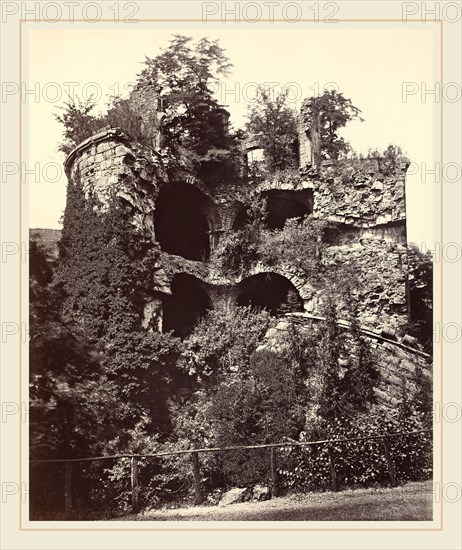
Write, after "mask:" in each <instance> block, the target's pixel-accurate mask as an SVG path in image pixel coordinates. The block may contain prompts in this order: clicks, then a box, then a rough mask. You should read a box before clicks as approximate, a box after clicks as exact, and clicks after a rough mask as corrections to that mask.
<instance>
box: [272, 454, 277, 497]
mask: <svg viewBox="0 0 462 550" xmlns="http://www.w3.org/2000/svg"><path fill="white" fill-rule="evenodd" d="M271 482H272V485H271V496H273V497H278V496H279V479H278V471H277V464H276V449H275V448H274V447H271Z"/></svg>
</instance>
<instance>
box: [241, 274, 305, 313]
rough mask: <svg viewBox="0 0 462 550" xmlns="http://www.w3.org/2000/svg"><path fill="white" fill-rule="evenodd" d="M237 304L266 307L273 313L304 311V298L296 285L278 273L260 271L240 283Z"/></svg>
mask: <svg viewBox="0 0 462 550" xmlns="http://www.w3.org/2000/svg"><path fill="white" fill-rule="evenodd" d="M237 289H238V294H237V298H236V305H238V306H251V307H252V308H254V309H256V310H262V309H266V310H267V311H269V312H270V313H271V314H272V315H278V314H282V313H289V312H296V311H303V300H302V299H301V297H300V295H299V293H298V291H297V289H296V288H295V287H294V285H293V284H292V283H291V282H290V281H289V280H288V279H286V278H285V277H283V276H282V275H278V274H277V273H259V274H258V275H252V276H251V277H247V278H246V279H244V280H243V281H241V282H240V283H239V284H238V287H237Z"/></svg>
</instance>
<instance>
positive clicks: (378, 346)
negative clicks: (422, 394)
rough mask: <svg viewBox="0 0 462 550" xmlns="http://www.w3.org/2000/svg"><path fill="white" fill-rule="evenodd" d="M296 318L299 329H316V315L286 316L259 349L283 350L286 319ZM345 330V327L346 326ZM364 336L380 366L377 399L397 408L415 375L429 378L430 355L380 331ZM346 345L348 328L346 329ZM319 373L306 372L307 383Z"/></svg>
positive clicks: (414, 382) (412, 390)
mask: <svg viewBox="0 0 462 550" xmlns="http://www.w3.org/2000/svg"><path fill="white" fill-rule="evenodd" d="M290 322H295V323H296V325H297V326H298V327H299V329H300V331H301V332H302V333H303V332H305V333H306V332H310V331H313V330H315V329H316V325H317V323H318V322H319V319H318V320H316V319H313V318H303V317H299V316H298V317H296V318H294V317H293V316H290V315H289V316H287V317H286V318H283V319H281V320H280V321H279V322H278V323H277V324H276V325H275V326H273V327H272V328H270V329H269V330H268V332H267V334H266V336H265V344H264V345H263V346H262V347H261V349H265V348H266V349H270V350H272V351H275V352H279V353H280V352H284V349H285V346H286V333H287V330H288V328H289V323H290ZM346 330H347V329H346ZM365 338H366V340H367V341H369V342H370V344H371V348H372V351H373V355H374V359H375V364H376V367H377V368H378V370H379V374H380V377H379V382H378V385H377V387H376V389H375V394H376V399H377V403H378V404H379V405H381V406H384V407H386V408H388V409H390V410H393V409H396V407H397V406H398V405H399V403H400V401H401V400H402V397H403V392H405V393H406V395H407V397H408V398H409V400H411V401H412V396H413V395H414V394H415V393H416V392H417V391H418V381H419V378H418V377H425V378H427V379H428V380H430V381H431V379H432V371H431V366H430V357H428V356H427V355H426V354H425V353H423V352H420V351H419V350H412V349H411V348H409V347H407V346H404V345H400V344H399V343H394V342H392V341H387V340H386V339H384V338H381V337H380V336H379V335H377V336H374V335H373V334H372V335H371V334H368V335H367V336H366V337H365ZM346 342H347V348H348V345H349V342H348V332H346ZM317 376H319V373H317V372H313V373H310V374H309V378H310V379H312V380H311V382H310V379H309V380H307V385H308V386H310V387H315V386H316V383H315V382H313V381H314V379H315V378H316V377H317Z"/></svg>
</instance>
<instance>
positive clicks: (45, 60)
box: [25, 25, 435, 243]
mask: <svg viewBox="0 0 462 550" xmlns="http://www.w3.org/2000/svg"><path fill="white" fill-rule="evenodd" d="M175 33H177V34H184V35H188V36H192V37H194V38H200V37H202V36H208V37H210V38H213V39H215V38H219V39H220V43H221V45H222V47H223V48H224V49H225V51H226V54H227V55H228V57H229V58H230V60H231V62H232V63H233V65H234V67H233V69H232V73H231V75H230V77H229V78H228V79H227V81H226V82H224V83H223V84H222V86H221V87H220V89H219V91H218V95H217V98H218V100H219V101H220V102H222V103H223V104H225V105H227V106H228V110H229V111H230V112H231V122H232V123H233V125H234V127H239V126H241V125H242V124H243V123H244V121H245V113H246V111H247V107H248V105H249V102H251V101H252V91H253V89H254V83H255V84H256V83H278V84H279V85H281V86H287V85H290V89H291V93H292V94H293V96H294V97H297V96H298V99H299V100H301V99H303V98H305V97H309V96H311V95H317V91H318V90H320V92H321V93H322V90H323V88H324V86H325V85H326V84H327V83H335V84H336V86H338V89H339V90H340V91H341V92H342V93H343V94H344V95H345V97H348V98H351V100H352V102H353V104H354V105H356V106H357V107H359V108H360V109H361V111H362V117H363V118H364V119H365V122H363V123H360V122H352V123H350V124H349V126H348V127H347V128H346V129H345V130H344V132H343V135H344V136H345V137H346V139H348V140H349V141H350V143H351V145H352V146H353V148H354V149H355V150H356V151H357V152H358V153H367V150H368V148H369V147H372V148H378V149H379V150H380V151H381V150H383V149H385V148H386V147H387V146H388V145H389V144H390V143H393V144H396V145H399V146H400V147H401V148H402V149H403V151H404V152H405V153H406V154H407V156H408V157H409V158H410V160H411V161H413V162H415V163H417V164H418V165H419V166H420V165H421V163H423V162H425V163H427V166H428V167H431V165H432V162H433V158H434V149H433V148H434V143H435V137H434V136H435V129H434V108H435V104H434V102H433V101H426V102H422V101H421V98H420V95H419V94H415V95H412V96H409V97H408V99H407V102H404V101H403V98H402V89H403V83H404V82H411V83H417V84H418V85H419V86H420V85H421V83H427V86H428V87H430V86H431V85H432V83H433V82H434V80H435V77H434V36H433V29H432V28H431V27H430V28H428V26H427V25H425V26H422V27H421V28H412V27H407V26H404V27H403V25H400V26H399V27H398V28H396V29H370V30H365V29H359V30H358V29H347V28H340V26H339V25H335V27H332V28H330V27H327V28H326V26H323V28H314V29H298V28H297V29H294V28H292V29H290V30H284V29H277V28H272V29H256V28H251V29H239V30H235V29H231V28H223V26H222V27H221V28H218V29H216V30H215V29H210V28H209V25H207V29H201V30H194V29H188V28H183V29H181V28H174V29H168V30H166V29H154V28H145V29H143V28H141V29H140V28H139V27H138V26H137V28H136V29H127V28H118V29H106V30H102V29H101V28H94V29H90V30H83V29H78V28H75V27H74V28H71V29H60V28H51V29H31V30H30V31H29V34H28V47H27V48H25V52H26V51H27V53H28V57H27V60H26V63H25V65H26V69H27V72H25V76H26V74H27V77H28V78H27V88H28V89H29V90H30V89H35V90H38V92H39V97H37V98H35V97H34V96H27V99H28V101H27V104H26V107H25V114H26V120H27V121H28V124H27V132H28V137H29V139H28V141H27V147H28V155H27V158H28V163H29V165H32V166H33V165H34V164H35V163H37V162H38V163H40V166H41V170H42V171H43V170H44V171H45V173H47V174H48V179H55V175H56V170H55V169H54V164H47V163H58V164H60V165H62V162H63V160H64V157H63V155H62V154H60V153H58V151H57V149H58V144H59V142H60V140H61V127H60V124H59V123H58V122H57V121H55V119H54V117H53V113H55V112H58V109H57V107H58V106H59V105H62V104H63V102H64V101H65V99H66V95H65V91H66V90H69V89H71V85H70V84H69V83H71V82H72V83H77V84H76V85H75V86H74V91H75V93H76V94H77V95H79V96H82V95H85V94H88V93H91V92H92V91H93V92H97V93H98V94H100V95H101V98H100V101H99V104H100V106H101V108H104V105H105V104H106V101H107V97H108V96H109V95H111V94H112V93H114V92H117V91H120V92H121V93H123V92H124V89H125V90H126V88H124V86H125V85H126V84H127V83H130V82H134V80H135V79H136V75H137V73H139V72H140V70H141V68H142V61H143V60H144V58H145V56H149V57H154V56H155V55H156V54H157V53H158V52H159V49H160V48H161V47H164V46H166V45H167V43H168V41H169V39H170V37H171V35H172V34H175ZM66 83H67V84H66ZM36 99H37V101H36ZM299 103H300V101H298V104H299ZM28 186H29V201H30V202H29V226H30V227H48V228H58V227H60V224H59V219H60V217H61V215H62V212H63V210H64V206H65V196H66V178H65V176H64V172H62V175H61V177H59V178H58V180H57V181H55V182H47V181H44V178H41V181H40V182H35V180H34V179H33V178H29V179H28ZM434 190H435V182H434V181H433V180H432V178H427V181H426V182H422V181H421V177H420V174H417V175H415V176H409V177H408V182H407V195H406V196H407V216H408V239H409V240H410V241H415V242H418V243H421V242H426V243H432V242H433V211H434V204H433V196H434Z"/></svg>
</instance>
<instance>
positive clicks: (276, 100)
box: [246, 86, 298, 174]
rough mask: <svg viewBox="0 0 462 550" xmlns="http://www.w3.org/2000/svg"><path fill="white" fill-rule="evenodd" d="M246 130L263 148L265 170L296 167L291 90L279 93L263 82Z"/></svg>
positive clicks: (295, 137) (270, 172) (295, 141)
mask: <svg viewBox="0 0 462 550" xmlns="http://www.w3.org/2000/svg"><path fill="white" fill-rule="evenodd" d="M246 131H247V132H248V134H249V135H250V136H254V139H255V140H256V142H257V143H258V145H259V146H260V147H262V148H263V151H264V159H265V162H264V164H265V165H264V174H273V173H274V172H276V171H281V170H286V169H290V168H297V166H298V162H297V145H298V141H297V138H298V128H297V115H296V113H295V110H294V109H293V108H292V107H290V106H289V102H288V90H283V91H281V92H279V93H276V92H275V90H274V88H271V87H264V86H260V87H259V88H258V89H257V95H256V98H255V102H253V103H252V104H251V105H250V108H249V113H248V123H247V126H246ZM250 168H251V169H252V167H250Z"/></svg>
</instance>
